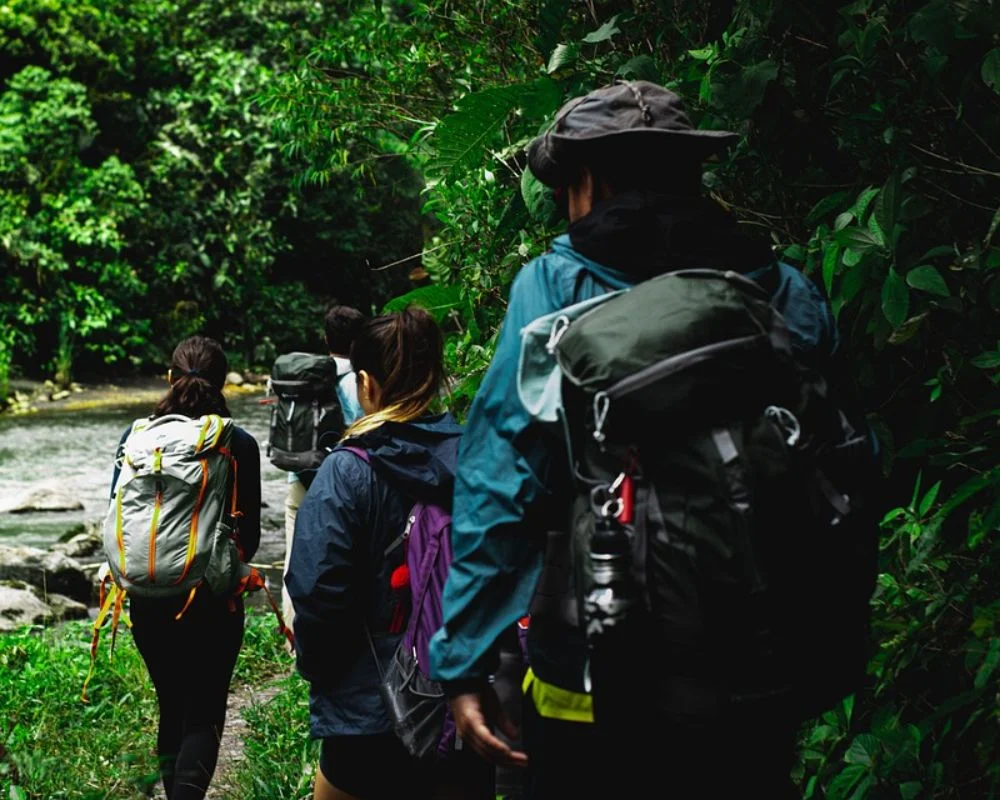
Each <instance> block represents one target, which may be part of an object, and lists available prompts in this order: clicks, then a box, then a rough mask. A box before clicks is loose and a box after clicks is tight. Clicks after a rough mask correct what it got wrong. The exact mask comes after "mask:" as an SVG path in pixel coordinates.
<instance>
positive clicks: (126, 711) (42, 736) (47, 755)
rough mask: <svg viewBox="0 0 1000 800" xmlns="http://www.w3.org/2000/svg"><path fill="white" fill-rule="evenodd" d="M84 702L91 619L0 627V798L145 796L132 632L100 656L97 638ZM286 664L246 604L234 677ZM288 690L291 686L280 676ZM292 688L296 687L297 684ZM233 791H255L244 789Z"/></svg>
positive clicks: (148, 728) (150, 766)
mask: <svg viewBox="0 0 1000 800" xmlns="http://www.w3.org/2000/svg"><path fill="white" fill-rule="evenodd" d="M104 638H105V641H104V642H103V643H102V647H101V652H100V654H99V656H98V659H99V660H98V664H97V671H96V673H95V676H94V679H93V682H92V683H91V686H90V691H89V698H90V703H89V704H87V705H84V704H83V703H81V702H80V688H81V687H82V686H83V680H84V677H85V676H86V674H87V668H88V666H89V665H90V651H89V640H90V626H89V624H87V623H67V624H66V625H64V626H62V627H60V628H58V629H55V630H49V631H44V632H41V633H39V631H37V630H32V629H25V630H24V631H22V632H20V633H14V634H5V635H0V797H3V798H4V800H7V798H10V800H36V798H37V799H38V800H41V799H42V798H44V800H57V799H58V798H91V799H92V800H98V798H116V800H124V798H135V800H139V798H142V797H147V796H148V790H150V789H151V788H152V787H153V785H154V784H155V783H156V782H157V781H158V774H157V765H156V720H157V709H156V695H155V693H154V692H153V686H152V684H151V683H150V681H149V675H148V673H147V672H146V667H145V665H144V664H143V663H142V659H141V658H140V657H139V652H138V651H137V650H136V649H135V645H134V644H133V642H132V637H131V636H129V635H128V634H127V633H125V632H123V633H122V635H120V636H119V638H118V642H117V645H116V647H115V652H114V658H113V659H112V658H110V657H109V644H110V642H109V641H108V639H109V638H110V637H108V636H105V637H104ZM289 667H290V659H289V657H288V654H287V652H286V651H285V649H284V639H283V638H282V637H281V636H280V635H279V634H278V633H277V632H276V631H275V625H274V617H273V616H272V615H271V613H270V611H267V612H266V613H256V612H252V611H251V612H248V614H247V628H246V634H245V637H244V643H243V650H242V651H241V652H240V657H239V660H238V661H237V663H236V671H235V673H234V676H233V685H234V686H239V685H242V684H251V685H253V686H255V687H256V686H260V685H261V684H262V683H264V682H265V681H266V680H267V679H268V678H270V677H271V676H273V675H275V674H278V673H281V672H284V671H286V670H287V669H288V668H289ZM287 690H288V691H289V692H296V691H299V690H298V689H297V688H296V687H295V686H294V684H293V683H291V682H290V683H289V685H288V689H287ZM299 693H300V692H299ZM235 796H236V797H240V798H255V797H260V798H263V797H265V796H266V795H256V794H253V793H246V794H242V793H241V794H237V795H235Z"/></svg>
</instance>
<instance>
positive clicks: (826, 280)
mask: <svg viewBox="0 0 1000 800" xmlns="http://www.w3.org/2000/svg"><path fill="white" fill-rule="evenodd" d="M839 263H840V245H839V244H837V243H836V242H831V243H830V244H828V245H827V246H826V250H824V251H823V286H824V287H826V296H827V297H833V279H834V277H835V276H836V274H837V265H838V264H839Z"/></svg>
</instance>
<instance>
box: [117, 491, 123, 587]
mask: <svg viewBox="0 0 1000 800" xmlns="http://www.w3.org/2000/svg"><path fill="white" fill-rule="evenodd" d="M124 524H125V523H124V521H123V520H122V488H121V486H119V487H118V491H117V492H115V537H116V538H117V539H118V571H119V572H121V575H122V577H123V578H124V577H125V534H124V532H123V531H122V527H123V526H124Z"/></svg>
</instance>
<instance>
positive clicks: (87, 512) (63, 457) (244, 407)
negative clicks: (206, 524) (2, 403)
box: [0, 391, 287, 564]
mask: <svg viewBox="0 0 1000 800" xmlns="http://www.w3.org/2000/svg"><path fill="white" fill-rule="evenodd" d="M136 397H137V402H133V403H128V402H124V403H122V404H120V405H117V406H113V407H107V408H96V409H87V410H76V411H68V410H43V411H39V412H38V413H37V414H30V415H24V416H13V415H0V498H7V497H9V496H16V495H18V494H20V493H21V492H22V491H24V490H25V489H28V488H30V487H32V486H35V485H40V484H43V485H59V486H60V487H61V488H63V489H68V490H69V491H70V492H71V493H72V494H73V496H75V497H77V498H78V499H79V500H80V502H81V503H83V506H84V509H83V511H67V512H45V513H34V514H5V513H0V544H25V545H32V546H35V547H47V546H48V545H50V544H52V543H53V542H55V541H57V540H58V539H59V537H60V536H61V535H62V534H63V533H65V532H66V531H67V530H69V529H70V528H72V527H73V526H74V525H76V524H78V523H80V522H84V521H87V520H92V519H99V518H101V517H103V516H104V513H105V511H106V510H107V507H108V498H109V491H110V485H111V473H112V467H113V462H114V455H115V449H116V448H117V446H118V441H119V439H121V435H122V433H123V432H124V431H125V430H126V429H127V428H128V426H129V425H130V424H131V423H132V421H133V420H135V419H137V418H138V417H142V416H144V415H146V414H148V413H149V412H150V411H151V410H152V409H151V403H150V393H149V392H148V391H145V392H141V393H137V395H136ZM261 397H262V394H260V393H255V394H242V395H237V396H235V397H231V398H229V407H230V410H231V411H232V414H233V419H234V420H235V421H236V423H237V424H238V425H240V426H241V427H243V428H244V429H246V430H247V431H248V432H249V433H250V434H252V435H253V437H254V438H255V439H256V440H257V442H258V444H259V445H260V448H261V480H262V498H263V501H264V504H265V507H264V509H263V510H262V512H261V527H262V535H261V546H260V550H259V551H258V553H257V555H256V556H255V558H254V562H255V563H267V564H270V563H275V562H278V561H281V560H282V559H283V557H284V552H283V551H284V497H285V491H286V489H287V482H286V481H287V473H285V472H281V471H280V470H278V469H276V468H275V467H273V466H271V464H270V462H269V461H268V460H267V458H266V457H265V455H264V443H265V442H266V441H267V425H268V407H267V406H263V405H261V404H260V402H259V401H260V399H261Z"/></svg>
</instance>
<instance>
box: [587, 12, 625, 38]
mask: <svg viewBox="0 0 1000 800" xmlns="http://www.w3.org/2000/svg"><path fill="white" fill-rule="evenodd" d="M617 23H618V15H617V14H616V15H615V16H613V17H612V18H611V19H609V20H608V21H607V22H605V23H604V24H603V25H602V26H601V27H600V28H598V29H597V30H596V31H591V32H590V33H588V34H587V35H586V36H584V37H583V39H581V41H583V42H586V43H587V44H598V43H600V42H606V41H608V40H609V39H611V38H612V37H613V36H615V35H616V34H619V33H621V28H619V27H618V25H617Z"/></svg>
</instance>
